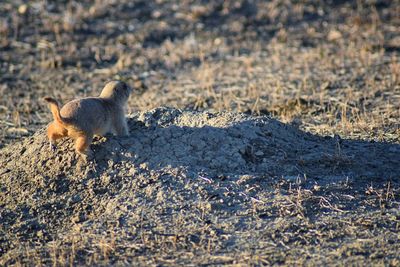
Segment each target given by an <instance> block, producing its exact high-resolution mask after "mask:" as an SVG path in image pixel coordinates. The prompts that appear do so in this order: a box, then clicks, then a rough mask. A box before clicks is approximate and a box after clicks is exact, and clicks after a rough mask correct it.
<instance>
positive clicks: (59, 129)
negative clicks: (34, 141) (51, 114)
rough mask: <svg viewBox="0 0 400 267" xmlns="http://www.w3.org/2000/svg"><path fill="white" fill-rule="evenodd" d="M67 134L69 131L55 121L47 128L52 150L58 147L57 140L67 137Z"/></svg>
mask: <svg viewBox="0 0 400 267" xmlns="http://www.w3.org/2000/svg"><path fill="white" fill-rule="evenodd" d="M67 135H68V131H67V129H65V128H64V127H63V126H62V125H60V124H59V123H57V122H55V121H53V122H52V123H50V125H49V127H48V128H47V136H48V138H49V140H50V150H52V151H55V150H56V148H57V146H56V142H57V140H58V139H60V138H63V137H66V136H67Z"/></svg>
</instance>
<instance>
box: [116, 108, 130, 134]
mask: <svg viewBox="0 0 400 267" xmlns="http://www.w3.org/2000/svg"><path fill="white" fill-rule="evenodd" d="M114 131H115V134H116V135H118V136H128V135H129V130H128V123H127V122H126V118H125V115H124V114H123V113H121V114H119V116H116V118H115V119H114Z"/></svg>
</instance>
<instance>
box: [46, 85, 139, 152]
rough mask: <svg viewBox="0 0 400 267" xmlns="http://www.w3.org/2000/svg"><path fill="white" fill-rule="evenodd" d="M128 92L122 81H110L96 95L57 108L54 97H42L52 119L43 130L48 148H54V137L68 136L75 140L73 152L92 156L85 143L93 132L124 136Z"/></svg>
mask: <svg viewBox="0 0 400 267" xmlns="http://www.w3.org/2000/svg"><path fill="white" fill-rule="evenodd" d="M131 92H132V89H131V88H130V87H129V86H128V85H127V84H126V83H124V82H121V81H111V82H108V83H107V84H106V85H105V86H104V88H103V90H102V91H101V94H100V96H99V97H86V98H81V99H76V100H72V101H70V102H68V103H67V104H65V105H64V106H63V107H62V108H61V109H60V108H59V106H58V103H57V101H56V100H55V99H53V98H51V97H45V98H44V100H45V101H47V102H48V103H49V106H50V110H51V113H52V114H53V118H54V121H53V122H51V123H50V124H49V126H48V129H47V136H48V138H49V140H50V148H51V149H52V150H55V149H56V141H57V139H60V138H63V137H70V138H72V139H74V140H75V150H76V152H77V153H78V154H79V155H81V156H82V157H83V158H84V159H87V158H88V157H89V158H91V157H92V156H93V152H92V151H91V149H90V147H89V146H90V144H91V143H92V140H93V136H94V135H100V136H101V135H104V134H106V133H108V132H111V133H113V134H115V135H119V136H123V135H125V136H126V135H128V134H129V131H128V125H127V123H126V118H125V114H124V108H125V105H126V102H127V100H128V98H129V95H130V93H131Z"/></svg>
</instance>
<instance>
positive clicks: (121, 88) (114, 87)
mask: <svg viewBox="0 0 400 267" xmlns="http://www.w3.org/2000/svg"><path fill="white" fill-rule="evenodd" d="M131 92H132V88H130V87H129V86H128V85H127V84H126V83H124V82H122V81H111V82H108V83H107V84H106V86H104V88H103V90H102V91H101V94H100V97H101V98H109V99H112V100H113V101H115V102H117V103H120V104H124V103H125V102H126V101H127V100H128V98H129V95H130V94H131Z"/></svg>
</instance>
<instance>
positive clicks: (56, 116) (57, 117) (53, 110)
mask: <svg viewBox="0 0 400 267" xmlns="http://www.w3.org/2000/svg"><path fill="white" fill-rule="evenodd" d="M43 100H44V101H46V102H47V103H49V105H50V110H51V113H52V114H53V118H54V120H56V121H58V122H59V123H64V121H63V120H62V118H61V115H60V108H59V107H58V102H57V101H56V100H55V99H54V98H51V97H48V96H46V97H45V98H43Z"/></svg>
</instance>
